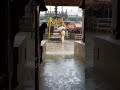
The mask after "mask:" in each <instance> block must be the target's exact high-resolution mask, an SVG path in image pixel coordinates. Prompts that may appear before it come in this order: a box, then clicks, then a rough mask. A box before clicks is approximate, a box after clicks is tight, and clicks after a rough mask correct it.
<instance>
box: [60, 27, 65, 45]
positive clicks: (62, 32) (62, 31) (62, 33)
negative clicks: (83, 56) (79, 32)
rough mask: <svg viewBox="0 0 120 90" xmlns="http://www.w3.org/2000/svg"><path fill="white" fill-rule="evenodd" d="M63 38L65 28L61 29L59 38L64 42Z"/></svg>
mask: <svg viewBox="0 0 120 90" xmlns="http://www.w3.org/2000/svg"><path fill="white" fill-rule="evenodd" d="M64 38H65V30H64V29H62V30H61V40H62V43H64Z"/></svg>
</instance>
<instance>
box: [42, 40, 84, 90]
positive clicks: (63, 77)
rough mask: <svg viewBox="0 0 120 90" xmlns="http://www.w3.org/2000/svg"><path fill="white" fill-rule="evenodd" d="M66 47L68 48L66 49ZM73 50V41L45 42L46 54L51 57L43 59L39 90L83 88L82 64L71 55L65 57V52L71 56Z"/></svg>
mask: <svg viewBox="0 0 120 90" xmlns="http://www.w3.org/2000/svg"><path fill="white" fill-rule="evenodd" d="M53 47H54V48H53ZM68 48H70V49H69V50H67V49H68ZM56 49H57V50H56ZM73 50H74V42H73V41H72V42H69V41H67V42H66V43H65V44H61V43H50V42H49V43H47V52H46V54H49V56H50V55H52V57H49V58H48V59H46V60H45V62H46V63H45V65H44V67H43V71H42V73H41V75H40V90H85V88H84V65H83V64H81V63H80V62H79V61H78V60H74V57H73V56H72V57H71V58H69V59H67V58H65V56H66V55H65V53H66V52H69V55H70V56H71V54H74V52H73ZM48 52H49V53H48ZM56 52H57V54H55V53H56ZM53 53H54V56H53ZM58 55H59V56H58ZM69 55H68V56H69Z"/></svg>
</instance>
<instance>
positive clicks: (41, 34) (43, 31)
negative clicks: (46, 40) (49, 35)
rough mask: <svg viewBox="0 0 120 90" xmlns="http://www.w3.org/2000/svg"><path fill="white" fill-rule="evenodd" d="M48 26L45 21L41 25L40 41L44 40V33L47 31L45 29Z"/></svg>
mask: <svg viewBox="0 0 120 90" xmlns="http://www.w3.org/2000/svg"><path fill="white" fill-rule="evenodd" d="M46 28H47V24H46V23H43V24H42V25H41V26H40V27H39V36H40V42H41V41H42V40H43V34H44V33H45V29H46Z"/></svg>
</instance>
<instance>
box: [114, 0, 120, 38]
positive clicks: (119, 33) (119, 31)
mask: <svg viewBox="0 0 120 90" xmlns="http://www.w3.org/2000/svg"><path fill="white" fill-rule="evenodd" d="M119 2H120V0H112V30H113V37H114V38H115V39H120V27H119V26H120V18H119V17H120V14H119V7H120V6H119V5H118V3H119Z"/></svg>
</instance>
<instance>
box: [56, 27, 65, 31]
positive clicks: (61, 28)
mask: <svg viewBox="0 0 120 90" xmlns="http://www.w3.org/2000/svg"><path fill="white" fill-rule="evenodd" d="M63 29H66V28H65V27H63V26H61V27H59V28H58V30H59V31H61V30H63Z"/></svg>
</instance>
